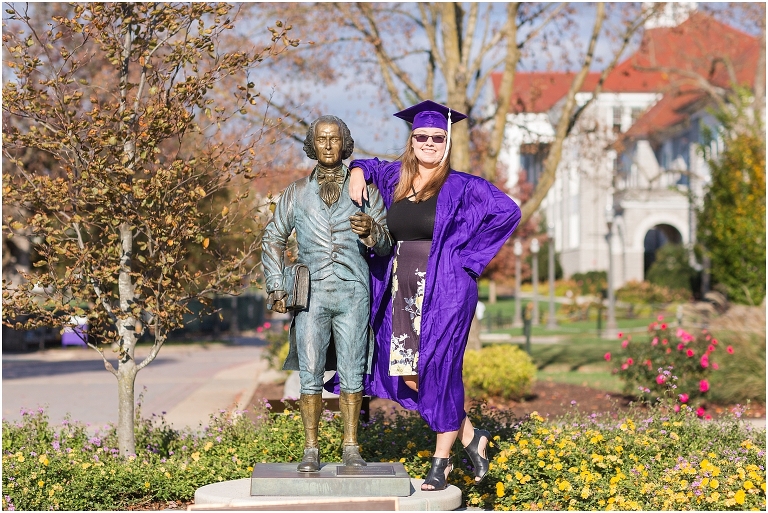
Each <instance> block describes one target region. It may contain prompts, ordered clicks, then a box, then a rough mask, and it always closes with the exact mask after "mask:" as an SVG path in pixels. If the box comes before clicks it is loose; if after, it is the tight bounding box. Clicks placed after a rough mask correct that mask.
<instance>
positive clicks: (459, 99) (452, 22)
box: [443, 2, 471, 173]
mask: <svg viewBox="0 0 768 513" xmlns="http://www.w3.org/2000/svg"><path fill="white" fill-rule="evenodd" d="M458 11H459V12H458V13H457V5H456V4H455V3H454V2H448V3H445V4H443V44H444V45H445V64H446V69H445V82H446V86H447V88H448V105H450V107H451V108H452V109H453V110H456V111H459V112H462V113H467V111H468V110H469V108H468V105H467V84H468V79H469V77H467V70H466V66H465V65H464V63H463V59H462V55H463V54H462V41H461V37H462V32H461V21H462V20H461V18H460V16H461V10H460V9H458ZM469 166H470V163H469V123H458V124H457V125H455V126H452V127H451V167H452V168H453V169H456V170H458V171H464V172H465V173H469V172H470V171H471V169H470V168H469Z"/></svg>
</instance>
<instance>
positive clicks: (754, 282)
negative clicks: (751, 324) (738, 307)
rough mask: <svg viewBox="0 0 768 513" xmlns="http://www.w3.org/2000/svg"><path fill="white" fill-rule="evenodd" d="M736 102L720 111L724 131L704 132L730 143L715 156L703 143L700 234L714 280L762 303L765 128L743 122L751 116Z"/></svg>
mask: <svg viewBox="0 0 768 513" xmlns="http://www.w3.org/2000/svg"><path fill="white" fill-rule="evenodd" d="M737 92H738V94H739V95H740V96H742V97H746V98H748V97H752V92H751V91H748V90H745V89H741V90H739V89H738V88H737ZM750 103H751V101H745V102H744V103H743V105H749V104H750ZM733 105H734V104H729V105H728V112H727V113H723V112H720V113H718V118H719V121H720V122H721V123H722V127H721V129H720V130H719V131H718V132H719V133H717V134H713V133H711V132H710V133H709V134H707V132H705V135H706V139H708V140H713V139H716V138H718V137H719V138H721V139H722V142H723V143H724V144H725V148H724V149H723V150H722V151H720V152H718V155H716V156H715V155H713V154H711V153H709V152H708V151H707V148H708V147H709V143H708V141H707V140H706V139H705V143H704V144H702V145H701V146H700V148H701V149H702V150H703V151H704V157H705V158H706V159H707V163H708V165H709V169H710V173H711V182H710V183H709V186H708V187H707V191H706V193H705V194H704V202H703V205H702V208H701V209H700V210H699V215H698V223H697V225H698V226H697V228H698V229H697V239H698V241H699V243H700V244H702V246H703V247H704V248H705V251H706V252H707V253H708V254H709V257H710V259H711V263H712V268H711V269H712V281H713V282H714V283H716V284H717V285H719V286H720V287H722V288H723V289H724V292H726V293H727V295H728V299H729V300H730V301H733V302H736V303H744V304H752V305H759V304H760V302H761V301H762V300H763V298H764V297H765V283H766V282H765V248H766V244H765V243H766V240H765V233H766V232H765V217H766V216H765V128H764V127H763V126H757V127H756V128H755V129H754V131H752V130H749V128H750V124H749V123H744V122H743V119H748V117H746V116H745V114H744V113H743V111H741V112H740V111H739V110H736V111H733V110H731V107H733ZM741 116H744V117H741ZM739 117H741V119H739ZM758 119H759V118H758ZM717 147H720V148H722V146H721V144H718V145H717ZM713 157H715V158H713Z"/></svg>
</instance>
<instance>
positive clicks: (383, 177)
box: [349, 158, 400, 191]
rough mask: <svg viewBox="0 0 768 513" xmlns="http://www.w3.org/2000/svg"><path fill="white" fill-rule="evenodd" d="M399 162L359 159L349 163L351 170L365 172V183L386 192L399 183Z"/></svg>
mask: <svg viewBox="0 0 768 513" xmlns="http://www.w3.org/2000/svg"><path fill="white" fill-rule="evenodd" d="M399 164H400V163H399V162H389V161H388V160H379V159H378V158H372V159H358V160H353V161H352V162H350V163H349V169H352V168H354V167H359V168H360V169H362V170H363V176H365V181H366V182H368V183H369V184H370V183H372V184H373V185H375V186H376V188H378V189H379V190H380V191H384V190H386V189H389V188H391V187H392V186H393V184H394V183H396V182H397V180H398V178H399V176H400V173H399V170H400V166H399Z"/></svg>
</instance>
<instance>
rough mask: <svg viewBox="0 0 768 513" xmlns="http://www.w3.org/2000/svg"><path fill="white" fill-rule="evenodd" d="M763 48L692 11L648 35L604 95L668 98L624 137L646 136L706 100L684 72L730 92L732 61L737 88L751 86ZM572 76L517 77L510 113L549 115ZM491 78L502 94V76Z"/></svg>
mask: <svg viewBox="0 0 768 513" xmlns="http://www.w3.org/2000/svg"><path fill="white" fill-rule="evenodd" d="M759 45H760V43H759V40H758V39H757V38H756V37H753V36H750V35H748V34H745V33H743V32H741V31H739V30H736V29H735V28H733V27H730V26H728V25H725V24H724V23H720V22H719V21H717V20H715V19H714V18H712V17H711V16H708V15H706V14H702V13H699V12H694V13H692V14H691V15H690V16H689V18H688V19H687V20H686V21H685V22H683V23H681V24H680V25H678V26H676V27H659V28H654V29H648V30H646V31H645V33H644V34H643V39H642V41H641V43H640V47H639V48H638V50H637V51H636V52H635V53H634V54H632V55H631V56H630V57H629V58H627V59H626V60H624V61H622V62H621V63H619V64H618V65H617V66H616V67H615V68H614V69H613V70H612V71H611V73H609V74H608V76H607V77H606V80H605V83H604V84H603V91H604V92H608V93H626V92H637V93H642V92H662V93H665V96H664V97H663V98H662V100H660V101H659V102H658V103H657V104H656V105H654V106H653V107H652V108H651V109H649V110H648V112H647V113H646V114H645V115H643V117H642V118H640V119H639V120H638V122H637V123H636V124H635V126H634V127H632V129H631V130H630V131H629V132H628V133H627V134H626V135H635V136H639V135H641V134H646V135H647V134H648V133H650V132H651V131H653V130H656V129H660V128H664V127H669V126H672V125H674V124H676V123H679V122H680V121H682V119H684V117H685V116H684V114H683V113H682V112H681V109H682V108H683V107H685V106H687V105H690V103H691V102H693V101H696V100H698V99H700V98H701V97H702V94H701V93H700V92H698V93H697V92H695V91H693V90H692V89H691V86H690V81H686V83H685V84H683V83H682V82H681V79H683V78H684V77H685V76H686V73H694V74H696V75H698V76H701V77H704V78H705V79H707V80H709V81H710V82H711V83H712V84H714V85H717V86H720V87H730V85H731V80H730V79H729V76H728V71H727V68H726V66H725V65H724V64H723V61H728V62H730V63H732V66H733V71H734V74H735V77H736V81H737V83H739V84H741V85H748V86H753V85H754V80H755V70H756V68H757V59H758V56H759V50H760V47H759ZM574 76H575V74H574V73H565V72H541V73H539V72H533V73H517V74H516V76H515V92H514V93H513V95H512V100H511V105H510V107H511V109H512V112H515V113H521V112H546V111H548V110H549V109H551V108H552V107H553V106H554V105H555V104H556V103H557V102H558V101H559V100H560V99H561V98H563V97H564V96H565V95H566V94H567V92H568V89H569V88H570V86H571V83H572V81H573V77H574ZM598 78H599V73H590V74H589V75H588V76H587V79H586V80H585V82H584V86H583V87H582V88H581V90H582V91H592V90H594V88H595V86H596V84H597V80H598ZM491 79H492V82H493V87H494V91H495V92H496V93H497V94H498V88H499V85H500V83H501V73H496V74H494V75H493V76H492V77H491ZM678 84H679V85H678ZM673 86H675V87H673ZM674 91H677V93H674Z"/></svg>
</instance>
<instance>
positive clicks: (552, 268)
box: [547, 223, 557, 330]
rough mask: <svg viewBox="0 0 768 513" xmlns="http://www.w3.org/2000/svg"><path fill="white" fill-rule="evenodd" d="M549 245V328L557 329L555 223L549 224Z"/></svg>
mask: <svg viewBox="0 0 768 513" xmlns="http://www.w3.org/2000/svg"><path fill="white" fill-rule="evenodd" d="M547 239H548V241H547V247H548V248H549V251H548V253H549V254H548V255H547V257H548V258H549V262H548V264H549V316H548V317H547V329H549V330H554V329H557V321H556V320H555V225H554V224H552V223H550V224H549V225H548V226H547Z"/></svg>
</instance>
